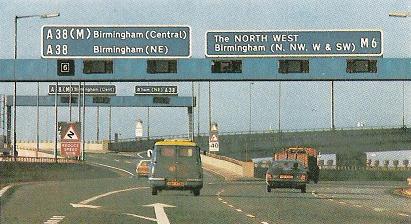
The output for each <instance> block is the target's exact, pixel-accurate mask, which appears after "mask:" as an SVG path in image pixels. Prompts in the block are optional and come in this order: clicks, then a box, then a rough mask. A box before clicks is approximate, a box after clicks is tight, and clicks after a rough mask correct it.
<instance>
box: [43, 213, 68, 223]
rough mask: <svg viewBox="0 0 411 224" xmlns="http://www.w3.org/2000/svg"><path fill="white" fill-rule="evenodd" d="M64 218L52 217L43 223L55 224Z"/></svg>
mask: <svg viewBox="0 0 411 224" xmlns="http://www.w3.org/2000/svg"><path fill="white" fill-rule="evenodd" d="M64 217H65V216H62V215H54V216H53V217H51V218H49V219H48V220H47V221H45V222H44V224H57V223H59V222H60V221H61V220H63V219H64Z"/></svg>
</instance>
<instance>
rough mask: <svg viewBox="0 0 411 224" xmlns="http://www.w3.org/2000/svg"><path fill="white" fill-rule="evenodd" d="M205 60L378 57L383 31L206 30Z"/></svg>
mask: <svg viewBox="0 0 411 224" xmlns="http://www.w3.org/2000/svg"><path fill="white" fill-rule="evenodd" d="M206 38H207V40H206V41H207V43H206V52H205V54H206V56H207V57H327V56H349V57H350V56H381V55H382V54H383V43H382V41H383V38H382V31H379V30H368V31H367V30H366V31H364V30H361V31H345V30H329V31H326V30H324V31H298V30H296V31H209V32H207V34H206Z"/></svg>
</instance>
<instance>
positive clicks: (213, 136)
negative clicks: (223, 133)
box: [210, 134, 218, 142]
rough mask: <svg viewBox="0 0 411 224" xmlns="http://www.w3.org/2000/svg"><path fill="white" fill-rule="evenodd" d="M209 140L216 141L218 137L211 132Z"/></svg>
mask: <svg viewBox="0 0 411 224" xmlns="http://www.w3.org/2000/svg"><path fill="white" fill-rule="evenodd" d="M210 142H218V137H217V135H216V134H212V135H211V137H210Z"/></svg>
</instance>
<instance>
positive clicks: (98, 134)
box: [96, 106, 100, 143]
mask: <svg viewBox="0 0 411 224" xmlns="http://www.w3.org/2000/svg"><path fill="white" fill-rule="evenodd" d="M96 109H97V114H96V115H97V116H96V120H97V121H96V124H97V130H96V132H97V136H96V140H97V143H98V142H99V140H100V138H99V137H100V106H97V108H96Z"/></svg>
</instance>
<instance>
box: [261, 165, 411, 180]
mask: <svg viewBox="0 0 411 224" xmlns="http://www.w3.org/2000/svg"><path fill="white" fill-rule="evenodd" d="M268 167H269V162H259V163H254V177H256V178H264V177H265V173H266V172H267V169H268ZM345 171H347V172H348V173H356V172H357V173H358V172H372V173H380V174H386V173H395V174H398V175H400V174H401V175H400V176H402V174H403V173H407V172H408V171H411V167H365V166H362V167H358V166H336V167H334V168H333V169H331V168H329V169H321V171H320V175H321V173H322V172H326V173H327V174H332V173H333V172H335V173H337V172H339V173H341V172H345ZM381 178H383V177H381Z"/></svg>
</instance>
